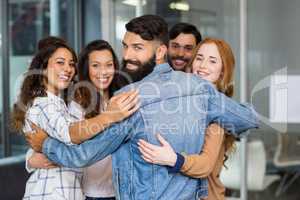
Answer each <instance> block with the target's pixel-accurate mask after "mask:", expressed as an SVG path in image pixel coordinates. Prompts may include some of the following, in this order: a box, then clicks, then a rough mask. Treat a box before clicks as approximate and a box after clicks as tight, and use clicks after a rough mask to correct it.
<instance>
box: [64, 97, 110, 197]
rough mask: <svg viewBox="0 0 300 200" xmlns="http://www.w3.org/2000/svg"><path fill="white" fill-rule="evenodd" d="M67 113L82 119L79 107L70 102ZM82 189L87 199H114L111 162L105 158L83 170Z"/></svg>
mask: <svg viewBox="0 0 300 200" xmlns="http://www.w3.org/2000/svg"><path fill="white" fill-rule="evenodd" d="M69 111H70V112H71V113H72V114H73V115H76V116H81V118H82V119H83V118H84V111H83V109H82V108H81V106H80V105H79V104H78V103H76V102H74V101H72V102H71V103H70V105H69ZM82 183H83V184H82V187H83V191H84V194H85V195H86V196H88V197H114V196H115V191H114V188H113V184H112V160H111V156H110V155H109V156H107V157H106V158H104V159H103V160H100V161H98V162H96V163H95V164H93V165H91V166H89V167H86V168H84V169H83V182H82Z"/></svg>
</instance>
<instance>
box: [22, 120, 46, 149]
mask: <svg viewBox="0 0 300 200" xmlns="http://www.w3.org/2000/svg"><path fill="white" fill-rule="evenodd" d="M30 126H31V128H32V129H33V132H26V133H25V137H26V141H27V142H28V144H29V145H30V146H31V148H32V149H33V150H34V151H36V152H42V149H43V143H44V141H45V140H46V139H47V137H48V135H47V133H46V132H45V131H44V130H43V129H41V128H40V127H38V126H37V125H35V124H34V123H32V122H31V125H30Z"/></svg>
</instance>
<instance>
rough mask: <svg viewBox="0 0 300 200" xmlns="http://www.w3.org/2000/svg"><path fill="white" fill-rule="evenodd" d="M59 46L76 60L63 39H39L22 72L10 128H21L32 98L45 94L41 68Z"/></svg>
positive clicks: (42, 68) (72, 51) (65, 92)
mask: <svg viewBox="0 0 300 200" xmlns="http://www.w3.org/2000/svg"><path fill="white" fill-rule="evenodd" d="M59 48H65V49H67V50H69V51H70V52H71V54H72V56H73V60H74V61H75V62H77V57H76V53H75V52H74V50H73V49H72V48H71V47H69V46H68V45H67V43H66V41H65V40H63V39H61V38H58V37H53V36H49V37H46V38H44V39H41V40H40V41H39V43H38V50H37V52H36V54H35V56H34V57H33V59H32V61H31V63H30V66H29V69H28V71H27V72H26V73H25V74H24V77H25V78H24V81H23V83H22V85H21V91H20V94H19V96H18V99H17V102H16V103H15V104H14V107H13V112H12V115H11V116H12V128H13V129H15V130H16V131H21V130H22V128H23V126H24V121H25V114H26V112H27V110H28V109H29V108H30V107H31V106H32V103H33V101H34V98H36V97H44V96H47V93H46V86H45V83H44V80H45V78H46V77H45V76H44V75H43V70H45V69H46V68H47V66H48V60H49V58H50V57H51V56H52V55H53V54H54V52H55V51H56V50H57V49H59ZM66 90H67V89H66ZM66 90H64V91H63V96H64V100H65V101H66V96H67V91H66Z"/></svg>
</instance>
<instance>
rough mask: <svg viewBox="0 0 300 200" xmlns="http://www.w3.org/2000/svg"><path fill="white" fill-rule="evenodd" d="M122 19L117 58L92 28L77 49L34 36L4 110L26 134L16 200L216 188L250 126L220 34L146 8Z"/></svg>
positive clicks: (136, 198) (135, 198)
mask: <svg viewBox="0 0 300 200" xmlns="http://www.w3.org/2000/svg"><path fill="white" fill-rule="evenodd" d="M125 28H126V32H125V35H124V37H123V39H122V58H118V57H117V54H116V53H115V52H114V50H113V48H112V46H111V45H110V44H109V43H108V42H107V41H104V40H101V39H99V40H94V41H91V42H90V43H88V44H87V45H86V46H85V47H84V48H83V49H82V50H81V51H80V53H79V54H78V55H77V54H76V53H75V51H74V49H72V48H71V47H70V45H69V44H68V42H67V41H65V40H64V39H62V38H59V37H54V36H49V37H46V38H43V39H41V40H40V41H39V43H38V47H37V49H36V51H35V55H34V57H33V58H32V61H31V64H30V66H29V68H28V70H27V71H26V72H25V74H24V79H23V82H22V85H21V88H20V92H19V96H18V97H17V101H16V102H15V104H14V108H13V112H12V124H13V127H14V129H15V130H17V131H18V132H22V133H23V134H24V137H26V140H27V142H28V143H29V146H30V149H28V151H27V154H26V170H27V171H28V172H29V173H31V175H30V177H29V179H28V181H27V183H26V188H25V193H24V196H23V200H115V199H117V200H224V199H225V187H224V185H223V184H222V182H221V181H220V179H219V175H220V173H221V170H222V168H223V166H224V165H225V166H226V160H227V158H228V156H230V154H231V153H232V152H234V147H235V141H236V140H237V139H239V138H241V137H243V136H245V135H246V134H247V133H249V132H247V130H249V129H253V128H258V126H259V121H258V117H257V113H256V111H255V110H254V108H253V107H252V106H251V105H250V104H241V103H239V102H237V101H235V100H233V99H232V96H233V92H234V68H235V59H234V54H233V51H232V49H231V47H230V45H229V44H228V43H227V42H225V41H224V40H222V39H218V38H211V37H207V38H202V36H201V34H200V32H199V31H198V30H197V28H196V27H195V26H194V25H192V24H189V23H178V24H175V25H174V26H172V27H171V28H170V29H169V28H168V24H167V23H166V21H165V20H164V19H163V18H161V17H159V16H156V15H143V16H140V17H136V18H134V19H132V20H130V21H129V22H128V23H127V24H126V25H125ZM119 60H120V61H121V62H120V64H119Z"/></svg>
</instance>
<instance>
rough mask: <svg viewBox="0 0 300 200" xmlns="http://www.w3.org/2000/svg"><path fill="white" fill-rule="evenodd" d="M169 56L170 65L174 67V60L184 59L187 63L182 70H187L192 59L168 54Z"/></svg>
mask: <svg viewBox="0 0 300 200" xmlns="http://www.w3.org/2000/svg"><path fill="white" fill-rule="evenodd" d="M167 58H168V63H169V65H170V66H172V67H173V63H172V61H173V60H182V61H184V62H185V63H186V65H185V66H184V68H183V69H181V71H184V70H185V68H186V66H187V65H188V63H189V61H190V59H188V58H185V57H184V56H170V55H168V57H167ZM173 68H174V67H173Z"/></svg>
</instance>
